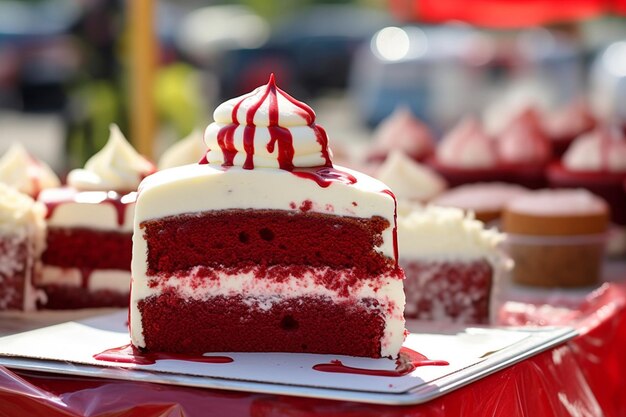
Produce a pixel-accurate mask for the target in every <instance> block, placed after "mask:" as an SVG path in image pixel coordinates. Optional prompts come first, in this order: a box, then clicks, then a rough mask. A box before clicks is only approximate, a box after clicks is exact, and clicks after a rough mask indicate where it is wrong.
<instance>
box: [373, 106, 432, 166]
mask: <svg viewBox="0 0 626 417" xmlns="http://www.w3.org/2000/svg"><path fill="white" fill-rule="evenodd" d="M394 150H397V151H401V152H403V153H404V154H405V155H407V156H408V157H410V158H412V159H414V160H416V161H424V160H425V159H426V158H428V157H429V156H431V155H432V154H433V152H434V150H435V142H434V139H433V135H432V133H431V131H430V129H429V128H428V126H426V125H425V124H424V123H422V122H421V121H420V120H418V119H417V117H415V116H414V115H413V113H412V112H411V109H409V108H408V107H404V106H401V107H398V108H396V109H395V110H394V112H393V113H392V114H391V115H390V116H389V117H388V118H386V119H385V120H383V122H382V123H381V124H380V125H379V126H378V128H377V129H376V132H375V133H374V142H373V144H372V146H371V148H370V149H369V151H368V154H367V160H368V161H369V162H382V161H384V160H385V158H387V155H388V154H390V153H391V152H392V151H394Z"/></svg>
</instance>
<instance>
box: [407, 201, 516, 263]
mask: <svg viewBox="0 0 626 417" xmlns="http://www.w3.org/2000/svg"><path fill="white" fill-rule="evenodd" d="M403 212H404V211H402V210H401V211H400V212H399V213H403ZM503 238H504V236H503V235H502V234H500V233H498V232H497V231H495V229H485V226H484V224H483V223H482V222H480V221H478V220H475V219H474V217H473V215H472V214H471V213H470V214H468V213H464V212H463V210H461V209H457V208H451V207H437V206H426V207H424V208H416V209H413V210H410V211H409V212H408V213H407V214H406V215H400V216H398V247H399V248H400V259H401V260H402V261H408V260H411V259H420V260H428V261H437V260H471V259H480V258H486V259H488V260H493V258H494V256H497V252H496V248H497V246H498V245H499V244H500V242H502V240H503Z"/></svg>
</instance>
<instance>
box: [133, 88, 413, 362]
mask: <svg viewBox="0 0 626 417" xmlns="http://www.w3.org/2000/svg"><path fill="white" fill-rule="evenodd" d="M214 118H215V123H213V124H211V125H210V126H209V127H208V128H207V130H206V133H205V141H206V143H207V145H208V148H209V151H208V152H207V154H206V158H205V160H203V161H201V163H199V164H192V165H186V166H182V167H176V168H171V169H167V170H163V171H160V172H157V173H156V174H153V175H151V176H149V177H148V178H146V179H145V180H144V181H143V182H142V184H141V186H140V188H139V195H138V198H137V204H136V211H135V233H134V236H133V261H132V274H133V280H132V289H131V308H130V330H131V339H132V343H133V345H134V346H136V347H138V348H139V349H141V350H147V351H165V352H176V353H185V354H202V353H205V352H232V351H245V352H295V353H327V354H344V355H352V356H365V357H374V358H377V357H396V356H397V355H398V352H399V349H400V346H401V345H402V342H403V340H404V331H405V330H404V318H403V308H404V295H403V290H402V282H403V278H404V274H403V272H402V270H401V269H400V268H399V267H398V265H397V245H396V237H395V235H396V232H395V230H396V228H395V199H394V197H393V194H391V192H390V191H389V190H388V188H387V187H386V186H385V185H384V184H383V183H381V182H379V181H377V180H375V179H373V178H370V177H368V176H366V175H363V174H361V173H359V172H356V171H351V170H348V169H344V168H339V167H333V165H332V163H331V160H330V156H329V155H330V152H329V149H328V147H327V136H326V133H325V132H324V130H323V129H322V128H321V127H320V126H319V125H317V124H316V123H315V113H314V112H313V110H311V109H310V108H309V107H308V106H307V105H305V104H303V103H300V102H298V101H297V100H295V99H294V98H292V97H290V96H289V95H287V94H286V93H285V92H283V91H282V90H280V89H279V88H277V87H276V85H275V83H274V79H273V77H271V78H270V82H269V83H268V84H267V85H266V86H262V87H259V88H258V89H256V90H254V91H253V92H252V93H249V94H247V95H244V96H242V97H239V98H235V99H232V100H229V101H227V102H225V103H223V104H221V105H220V106H219V107H218V108H217V109H216V111H215V113H214Z"/></svg>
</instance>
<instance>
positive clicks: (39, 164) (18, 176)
mask: <svg viewBox="0 0 626 417" xmlns="http://www.w3.org/2000/svg"><path fill="white" fill-rule="evenodd" d="M0 182H2V183H5V184H7V185H10V186H11V187H13V188H16V189H17V190H19V191H21V192H22V193H25V194H28V195H30V196H31V197H35V196H37V194H38V193H39V192H40V191H41V190H42V189H46V188H52V187H58V186H59V185H61V182H60V181H59V177H57V175H56V174H55V173H54V171H52V169H51V168H50V167H49V166H48V165H47V164H46V163H45V162H43V161H40V160H38V159H36V158H35V157H33V156H32V155H30V154H29V153H28V151H27V150H26V149H25V148H24V147H23V146H22V145H21V144H19V143H17V142H16V143H13V144H12V145H11V147H10V148H9V149H8V150H7V151H6V153H5V154H4V155H3V156H2V158H0Z"/></svg>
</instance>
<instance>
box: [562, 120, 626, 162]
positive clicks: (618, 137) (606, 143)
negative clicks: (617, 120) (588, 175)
mask: <svg viewBox="0 0 626 417" xmlns="http://www.w3.org/2000/svg"><path fill="white" fill-rule="evenodd" d="M562 162H563V165H564V166H565V167H566V168H567V169H569V170H571V171H609V172H626V139H624V136H623V135H622V134H621V133H620V132H619V131H617V130H615V129H609V128H597V129H595V130H594V131H592V132H589V133H586V134H584V135H581V136H580V137H579V138H578V139H576V140H575V141H574V143H572V144H571V145H570V147H569V148H568V149H567V152H565V155H563V161H562Z"/></svg>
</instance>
